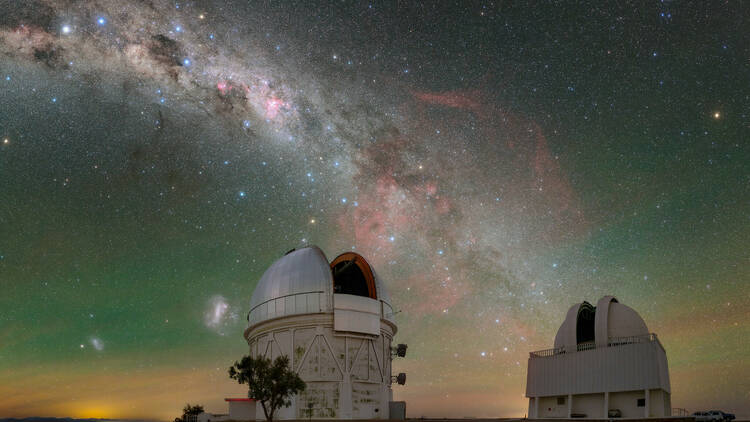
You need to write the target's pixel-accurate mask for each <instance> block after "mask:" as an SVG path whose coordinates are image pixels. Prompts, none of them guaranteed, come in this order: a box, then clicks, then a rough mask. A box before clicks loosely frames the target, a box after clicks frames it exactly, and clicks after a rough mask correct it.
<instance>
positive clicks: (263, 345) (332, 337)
mask: <svg viewBox="0 0 750 422" xmlns="http://www.w3.org/2000/svg"><path fill="white" fill-rule="evenodd" d="M380 321H381V324H380V333H379V335H377V336H376V335H363V334H355V333H350V332H340V331H335V330H334V317H333V314H332V313H321V314H312V315H293V316H287V317H283V318H278V319H275V320H270V321H267V322H264V323H261V324H259V325H257V326H255V327H254V328H253V329H252V331H251V332H250V333H248V336H247V338H248V344H249V346H250V354H251V355H252V356H266V357H268V358H271V359H275V358H276V357H277V356H280V355H287V356H289V360H290V365H291V367H292V368H294V370H295V371H297V373H298V374H299V376H300V377H301V378H302V379H303V380H304V381H305V383H307V388H306V389H305V391H304V392H302V393H301V394H299V395H298V396H296V397H294V398H293V400H292V406H291V407H289V408H286V409H280V410H279V411H278V415H275V419H308V418H313V419H388V417H389V415H388V412H389V411H388V409H389V407H388V402H389V401H390V400H391V359H390V350H391V341H392V337H393V331H394V330H393V327H392V326H391V324H390V323H389V322H388V321H385V320H380ZM257 408H258V409H257V411H256V415H258V416H259V418H261V419H264V417H263V410H262V409H261V406H260V405H258V406H257Z"/></svg>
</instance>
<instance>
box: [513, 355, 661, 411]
mask: <svg viewBox="0 0 750 422" xmlns="http://www.w3.org/2000/svg"><path fill="white" fill-rule="evenodd" d="M666 360H667V358H666V354H665V353H664V349H662V347H661V345H660V344H659V343H658V342H657V341H652V342H647V343H635V344H626V345H620V346H614V347H599V348H595V349H591V350H585V351H580V352H573V353H563V354H558V355H554V356H548V357H530V358H529V370H528V373H527V379H526V396H527V397H538V396H556V395H567V394H590V393H599V392H604V391H633V390H643V389H646V388H648V389H663V390H665V391H666V392H669V391H670V387H669V373H668V370H667V364H666Z"/></svg>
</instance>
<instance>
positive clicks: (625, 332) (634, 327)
mask: <svg viewBox="0 0 750 422" xmlns="http://www.w3.org/2000/svg"><path fill="white" fill-rule="evenodd" d="M647 334H648V327H647V326H646V322H645V321H643V318H641V316H640V315H638V312H636V311H635V310H634V309H633V308H631V307H629V306H625V305H623V304H622V303H617V302H612V303H610V304H609V316H608V318H607V335H608V336H609V337H630V336H644V335H647Z"/></svg>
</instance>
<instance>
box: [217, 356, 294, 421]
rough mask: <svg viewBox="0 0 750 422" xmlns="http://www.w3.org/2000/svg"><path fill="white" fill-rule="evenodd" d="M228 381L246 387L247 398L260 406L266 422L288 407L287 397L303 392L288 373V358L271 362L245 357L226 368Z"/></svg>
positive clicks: (289, 402)
mask: <svg viewBox="0 0 750 422" xmlns="http://www.w3.org/2000/svg"><path fill="white" fill-rule="evenodd" d="M229 378H232V379H235V380H237V382H238V383H240V384H247V386H248V392H247V396H248V397H250V398H253V399H255V400H257V401H258V402H260V405H261V406H262V407H263V414H264V415H265V416H266V420H267V421H268V422H272V421H273V415H274V413H275V412H276V410H277V409H280V408H281V407H282V406H284V407H289V405H291V404H292V400H291V396H293V395H294V394H297V393H299V392H302V391H305V382H304V381H302V378H300V377H299V375H297V373H296V372H294V371H293V370H291V369H289V357H288V356H279V357H277V358H276V360H274V361H273V362H271V359H268V358H266V357H263V356H258V357H257V358H253V357H252V356H245V357H243V358H242V360H241V361H239V362H234V365H233V366H232V367H230V368H229Z"/></svg>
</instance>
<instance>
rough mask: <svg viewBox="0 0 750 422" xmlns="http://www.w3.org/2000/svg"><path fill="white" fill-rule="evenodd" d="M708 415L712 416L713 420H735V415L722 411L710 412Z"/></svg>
mask: <svg viewBox="0 0 750 422" xmlns="http://www.w3.org/2000/svg"><path fill="white" fill-rule="evenodd" d="M708 413H709V414H711V417H712V420H717V419H714V418H719V419H718V420H722V421H731V420H733V419H734V418H735V416H734V414H733V413H726V412H724V411H721V410H710V411H709V412H708Z"/></svg>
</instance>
